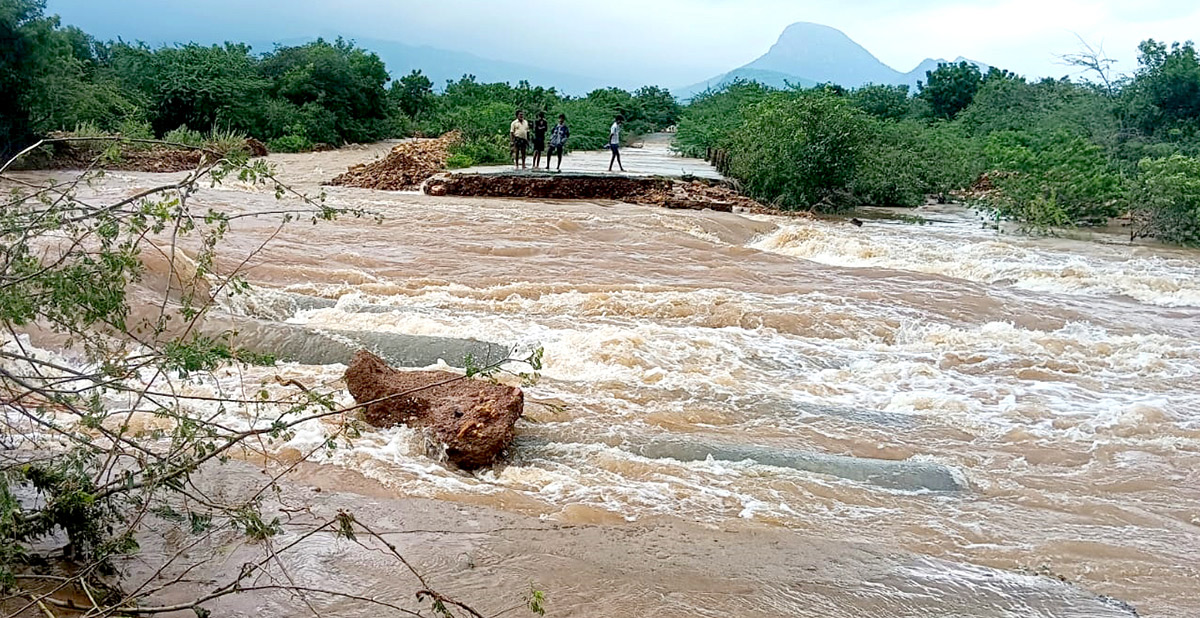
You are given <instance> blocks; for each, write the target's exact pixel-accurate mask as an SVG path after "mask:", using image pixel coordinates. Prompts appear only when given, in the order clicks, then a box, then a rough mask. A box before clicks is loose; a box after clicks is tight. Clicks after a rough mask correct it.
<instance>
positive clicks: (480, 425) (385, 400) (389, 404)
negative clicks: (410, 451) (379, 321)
mask: <svg viewBox="0 0 1200 618" xmlns="http://www.w3.org/2000/svg"><path fill="white" fill-rule="evenodd" d="M346 384H347V386H348V387H349V389H350V394H351V395H353V396H354V400H355V401H356V402H358V403H359V404H364V403H368V402H372V401H375V402H378V403H372V404H370V405H368V406H366V410H365V412H364V417H365V418H366V420H367V422H368V423H370V424H372V425H374V426H376V427H385V428H386V427H393V426H395V425H397V424H400V423H403V424H406V425H409V426H410V427H421V428H425V429H427V430H428V431H429V432H430V434H431V435H432V436H433V438H434V439H435V440H436V441H437V442H438V443H439V444H441V445H443V446H444V448H445V454H446V459H447V460H449V461H450V462H451V463H453V464H455V465H457V466H458V467H460V468H464V469H468V470H470V469H474V468H481V467H483V466H487V465H490V464H491V463H492V462H493V461H495V460H496V457H497V456H499V455H500V453H501V451H503V450H504V449H505V448H507V447H508V445H509V444H510V443H511V442H512V440H513V426H514V425H515V424H516V422H517V419H518V418H520V417H521V412H522V410H523V408H524V394H523V393H522V392H521V389H519V388H514V387H511V386H503V385H500V384H493V383H491V382H483V381H480V380H469V379H464V378H463V377H462V376H459V375H455V374H453V373H447V372H444V371H397V370H395V369H392V368H391V367H389V366H388V364H387V363H386V362H384V360H383V359H381V358H379V357H378V356H375V355H374V354H371V353H370V352H367V351H366V350H359V351H358V353H356V354H355V355H354V360H353V361H351V363H350V367H349V368H348V369H347V370H346Z"/></svg>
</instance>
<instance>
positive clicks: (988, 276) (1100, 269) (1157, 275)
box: [752, 222, 1200, 307]
mask: <svg viewBox="0 0 1200 618" xmlns="http://www.w3.org/2000/svg"><path fill="white" fill-rule="evenodd" d="M1053 243H1066V244H1068V245H1070V244H1075V245H1078V246H1079V248H1084V249H1086V254H1081V253H1076V252H1072V251H1070V250H1062V249H1061V248H1055V247H1054V246H1052V244H1053ZM752 246H753V247H754V248H756V249H760V250H763V251H769V252H772V253H780V254H783V255H789V256H794V257H800V258H804V259H806V260H811V261H814V262H819V263H822V264H829V265H833V266H850V267H859V268H889V269H895V270H909V271H915V272H921V273H928V274H934V275H941V276H945V277H953V278H956V279H965V280H967V281H975V282H979V283H989V284H1004V285H1012V286H1014V287H1017V288H1020V289H1024V290H1030V291H1037V292H1052V293H1059V294H1079V295H1087V296H1112V295H1118V296H1127V297H1130V298H1133V299H1135V300H1137V301H1140V302H1143V303H1147V304H1151V305H1157V306H1163V307H1200V263H1197V261H1196V260H1194V259H1191V260H1189V259H1177V258H1171V257H1163V256H1161V255H1155V254H1147V252H1146V251H1145V250H1144V249H1143V248H1139V247H1128V246H1127V247H1122V246H1115V245H1099V244H1096V243H1084V242H1073V241H1061V240H1054V241H1051V240H1038V239H1031V238H1028V237H1023V236H1009V237H1002V236H998V235H996V233H995V232H993V231H990V230H987V231H979V230H978V229H977V226H964V225H955V226H949V227H942V226H935V227H933V228H930V229H925V228H916V227H915V226H911V225H909V226H905V225H894V224H893V225H888V224H878V223H872V225H871V231H870V233H864V232H863V231H861V229H860V228H855V227H852V226H849V225H844V224H836V223H826V222H811V223H804V224H791V225H782V226H780V227H779V229H777V230H776V231H774V232H772V233H770V234H768V235H766V236H764V237H762V238H760V239H759V240H758V241H756V242H755V243H753V245H752Z"/></svg>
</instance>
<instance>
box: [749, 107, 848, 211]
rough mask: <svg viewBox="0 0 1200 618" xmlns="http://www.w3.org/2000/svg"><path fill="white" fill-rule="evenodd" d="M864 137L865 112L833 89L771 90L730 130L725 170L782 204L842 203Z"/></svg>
mask: <svg viewBox="0 0 1200 618" xmlns="http://www.w3.org/2000/svg"><path fill="white" fill-rule="evenodd" d="M868 139H869V135H868V125H867V122H866V117H865V116H864V115H863V114H862V112H860V111H858V110H856V109H853V108H852V107H851V106H850V105H849V104H848V103H847V102H846V101H845V100H844V99H841V98H839V97H837V96H836V95H833V94H829V93H826V92H823V91H808V92H787V93H776V94H772V95H770V96H768V97H767V99H766V100H765V101H763V102H762V103H759V104H758V105H756V106H754V107H753V108H752V109H751V110H749V111H748V112H746V120H745V122H743V123H742V125H741V126H740V127H738V128H737V129H736V130H735V131H734V132H733V135H732V137H731V138H730V143H731V148H730V150H731V153H732V160H731V165H730V174H731V175H732V176H733V177H734V178H736V179H738V180H739V181H741V183H742V186H743V188H744V190H745V191H746V192H747V193H749V194H750V195H751V196H753V197H754V198H756V199H758V200H760V201H763V202H768V203H776V204H779V205H780V206H782V207H783V208H787V209H797V208H816V209H819V210H836V209H840V208H844V207H846V206H849V205H850V204H849V202H848V201H847V200H845V199H843V198H844V197H846V195H847V194H848V191H849V189H850V184H851V182H852V181H853V180H854V175H855V172H856V171H857V169H858V167H859V164H860V162H861V161H862V159H863V156H864V148H865V147H866V144H867V142H868Z"/></svg>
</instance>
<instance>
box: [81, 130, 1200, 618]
mask: <svg viewBox="0 0 1200 618" xmlns="http://www.w3.org/2000/svg"><path fill="white" fill-rule="evenodd" d="M384 148H385V146H375V147H370V148H360V149H348V150H343V151H338V152H331V153H320V154H309V155H280V156H273V157H272V160H273V161H275V162H276V163H278V164H280V165H281V166H282V169H283V173H284V177H285V179H287V180H289V181H291V182H294V183H296V184H297V185H298V186H299V187H300V188H303V189H308V190H316V188H317V185H318V184H319V182H320V181H321V180H325V179H328V178H330V177H332V176H333V175H334V174H336V173H338V172H340V171H341V170H343V169H344V168H345V167H346V166H347V165H349V164H352V163H357V162H361V161H364V160H370V159H371V158H372V157H373V156H377V155H378V154H379V153H381V152H383V150H384ZM633 150H634V149H629V150H627V151H625V153H623V155H624V156H625V164H626V167H629V168H631V169H636V168H637V155H636V153H634V152H633ZM660 154H661V153H660ZM582 160H583V159H576V160H574V161H573V160H572V158H571V157H568V158H567V160H566V161H565V162H564V169H567V168H569V167H570V166H571V164H572V163H573V162H575V163H578V162H579V161H582ZM605 162H606V161H605ZM572 169H574V168H572ZM154 182H155V176H153V175H148V174H123V173H113V174H110V175H109V176H108V177H107V179H105V180H104V181H103V182H102V183H100V184H98V185H97V186H96V187H95V188H93V189H90V191H92V192H94V193H99V194H103V195H105V196H120V195H127V194H129V193H132V192H133V191H134V190H135V189H137V188H141V187H147V186H151V185H152V183H154ZM195 199H197V200H199V201H200V202H202V203H206V204H211V205H213V206H219V207H221V208H225V209H230V210H235V211H253V210H269V209H273V208H276V207H277V203H276V202H275V199H274V196H273V194H272V193H271V192H269V191H258V190H251V189H249V188H246V187H240V186H235V185H231V186H227V187H224V188H218V189H214V190H206V191H205V192H203V193H201V194H200V195H199V196H198V197H197V198H195ZM329 200H330V203H331V204H332V205H335V206H339V207H346V208H362V209H366V210H369V211H371V212H374V213H378V214H381V215H382V216H383V217H384V220H383V222H382V223H376V222H375V221H373V220H371V219H370V218H363V219H352V218H344V219H341V220H339V221H336V222H332V223H322V224H320V225H316V226H311V225H307V224H305V225H294V226H291V227H288V228H286V229H285V230H284V231H283V232H282V233H280V234H279V236H278V237H277V238H276V239H275V241H274V242H273V243H272V244H270V245H269V246H268V247H267V248H266V249H265V251H263V252H262V253H260V254H258V255H257V256H256V257H255V258H254V259H253V260H252V262H251V263H250V267H249V270H248V278H249V280H250V281H251V283H253V284H254V286H255V287H254V290H253V291H252V292H251V293H250V294H248V295H245V296H240V297H237V298H234V299H229V300H223V301H222V303H223V307H222V310H223V311H225V312H228V313H231V314H234V315H238V316H247V317H255V318H258V319H263V320H269V321H275V322H280V323H286V324H290V325H294V326H296V332H297V333H299V334H297V336H298V337H300V336H304V335H303V333H304V332H305V329H315V330H323V331H352V332H355V333H360V334H366V335H365V338H366V339H368V341H366V342H365V343H368V344H369V343H370V341H369V340H370V339H371V338H372V337H375V338H379V339H382V338H386V337H387V336H389V335H391V334H398V333H399V334H419V335H433V336H442V337H456V338H473V339H479V340H484V341H491V342H497V343H502V344H505V345H512V346H518V347H520V348H522V349H532V348H535V347H542V348H544V351H545V368H544V370H543V371H542V373H541V379H540V381H539V382H538V383H537V384H536V385H535V386H532V387H529V388H527V389H526V398H527V400H528V402H529V403H528V404H527V407H526V417H527V420H525V421H522V422H521V423H520V424H519V425H518V438H517V442H516V444H515V446H514V448H513V449H512V452H511V456H510V458H509V459H508V460H507V461H506V462H505V463H504V464H503V465H498V466H496V467H495V468H493V469H489V470H486V471H483V472H479V473H476V474H473V475H466V474H462V473H458V472H454V471H451V470H448V469H446V468H445V467H443V466H442V465H439V464H438V463H436V462H434V461H432V460H430V459H429V458H427V457H426V456H425V455H424V450H423V449H422V448H421V447H420V444H419V440H417V439H416V438H415V436H414V435H413V433H412V432H411V431H410V430H407V429H404V428H397V429H391V430H383V431H372V432H368V433H366V434H365V435H363V436H362V437H361V438H359V439H357V440H356V441H355V442H354V444H353V447H352V448H339V449H337V450H336V451H333V452H319V454H318V455H317V456H316V457H317V458H318V461H319V462H320V464H321V466H323V467H325V468H326V469H327V470H329V471H330V474H334V473H335V471H337V470H340V469H348V470H352V471H354V472H355V473H357V474H361V475H362V476H364V477H366V478H367V479H370V480H371V481H373V482H375V483H378V484H379V485H380V486H381V487H384V488H386V490H387V491H389V492H394V495H396V496H405V497H415V498H432V499H437V500H441V501H449V502H451V503H458V504H470V505H482V506H486V507H490V508H494V509H499V510H501V511H507V512H510V513H515V514H520V515H532V516H536V517H541V518H544V519H546V520H549V521H553V522H564V523H570V524H593V523H599V524H607V525H613V526H618V527H619V526H625V525H636V524H629V523H626V522H638V521H642V520H646V519H649V518H655V517H658V516H667V515H669V516H673V517H676V518H678V519H680V520H683V521H688V522H695V523H699V524H702V525H714V526H722V525H727V524H731V523H737V524H738V525H743V524H745V525H753V526H761V527H769V528H771V529H773V530H776V531H795V532H797V533H801V534H803V535H805V536H808V537H820V538H822V539H826V540H829V541H846V542H860V543H866V544H871V545H874V546H882V547H890V548H896V549H898V550H905V551H908V552H914V553H916V554H921V555H924V556H928V557H930V558H932V559H943V560H950V561H954V562H959V563H967V564H972V565H980V566H986V567H998V568H1002V569H1006V570H1014V571H1017V570H1029V571H1042V572H1046V573H1053V574H1054V575H1058V576H1061V577H1064V578H1066V579H1067V580H1069V581H1071V582H1074V583H1077V584H1079V585H1080V586H1082V587H1083V588H1086V589H1087V590H1090V591H1092V592H1094V593H1098V594H1104V595H1111V596H1114V597H1117V598H1120V599H1123V600H1126V601H1128V602H1130V603H1131V604H1132V605H1134V606H1135V607H1136V608H1137V609H1138V610H1139V611H1140V612H1141V614H1142V615H1144V616H1162V617H1178V618H1185V617H1187V616H1196V615H1200V252H1196V251H1189V250H1181V249H1172V248H1163V247H1152V246H1130V245H1128V244H1127V243H1122V242H1121V239H1120V238H1119V237H1116V236H1113V237H1103V238H1099V239H1089V240H1064V239H1043V238H1029V237H1025V236H1021V235H1018V234H1012V233H1005V234H1002V233H998V232H997V231H995V230H993V229H990V228H988V227H986V226H983V225H982V224H981V222H980V220H979V218H978V216H977V215H976V214H975V213H974V212H972V211H969V210H967V209H965V208H962V207H955V206H939V207H929V208H925V209H921V210H920V211H918V212H917V213H916V214H920V215H922V216H923V217H925V218H926V219H927V224H925V225H917V224H912V223H904V222H899V221H889V220H886V219H884V220H868V221H867V223H866V225H864V226H863V227H861V228H859V227H854V226H852V225H849V224H846V223H843V222H839V221H808V220H800V219H789V218H773V217H767V216H743V215H739V214H720V213H711V212H672V211H666V210H661V209H655V208H649V207H643V206H628V205H622V204H617V203H579V202H539V203H531V202H522V201H508V200H484V199H468V198H432V197H427V196H423V195H417V194H406V193H384V192H375V191H368V190H356V189H343V188H331V189H330V190H329ZM274 229H275V226H274V224H273V223H271V222H270V221H268V220H253V219H252V220H239V221H238V222H237V225H236V226H235V228H234V229H233V231H232V233H231V235H230V237H229V239H228V244H229V250H228V260H229V263H228V264H225V265H224V266H226V267H229V266H231V265H234V264H236V263H237V262H238V261H239V260H240V259H241V258H242V257H244V256H245V255H247V254H248V253H250V252H252V251H254V250H255V249H256V248H257V247H258V245H259V244H260V243H262V242H263V240H264V239H266V238H267V236H268V235H269V234H271V233H272V232H273V231H274ZM313 299H318V300H313ZM344 369H345V367H344V366H343V365H338V364H330V365H310V364H303V363H286V364H281V365H280V367H278V368H275V369H270V370H267V369H261V368H258V369H253V370H248V371H246V372H231V373H229V374H228V375H226V376H225V377H224V378H223V384H221V385H220V387H221V388H224V389H230V388H235V389H236V388H239V387H244V388H246V389H247V390H248V391H249V392H254V391H256V390H257V389H258V388H259V384H260V383H261V382H263V381H264V380H267V379H269V378H271V377H272V376H274V375H275V374H280V375H283V376H284V377H285V378H295V379H297V380H299V381H301V382H303V383H306V384H311V385H324V384H329V385H336V384H337V381H338V380H339V379H340V376H341V374H342V372H343V371H344ZM216 388H217V386H216V385H212V384H203V383H199V384H196V385H195V386H194V389H195V390H196V391H197V392H209V391H214V392H215V390H216ZM227 392H228V391H227ZM343 400H344V401H345V402H347V403H349V401H350V400H349V396H348V395H343ZM539 404H550V405H539ZM227 415H228V416H229V417H230V419H229V420H230V422H231V423H232V422H235V421H237V420H238V418H239V417H238V415H239V411H238V410H236V409H230V410H229V411H228V412H227ZM241 420H243V421H245V420H247V419H244V418H243V419H241ZM301 429H302V430H301V431H299V432H298V433H297V434H296V435H295V436H294V437H293V438H291V440H290V441H288V442H286V443H283V444H277V445H275V446H274V447H273V448H274V449H275V452H276V454H277V456H278V457H279V458H281V459H282V460H285V461H286V460H288V459H289V458H295V457H298V456H299V455H300V454H301V453H307V452H309V451H311V450H313V449H314V448H315V447H317V446H318V445H319V444H321V442H322V441H323V440H324V438H323V435H324V428H323V427H322V426H320V425H319V424H317V423H315V422H314V423H313V425H312V426H308V427H303V428H301ZM646 445H658V446H657V447H655V448H646ZM664 445H665V446H664ZM671 445H676V446H677V447H678V450H675V451H672V450H671V448H672V447H671ZM695 445H703V446H702V447H696V446H695ZM697 448H699V451H701V453H700V455H697V456H693V455H695V453H696V452H697ZM705 449H707V450H709V451H713V452H727V453H732V456H730V457H725V458H722V457H706V456H704V454H703V451H705ZM747 453H750V454H753V453H763V454H764V456H763V457H762V458H761V459H762V461H759V460H756V459H755V458H754V457H752V456H751V455H747ZM771 453H810V454H815V455H816V456H820V457H824V456H838V457H841V458H856V459H862V460H884V461H888V462H907V463H909V464H922V465H924V464H929V465H931V466H936V467H937V468H938V469H939V470H944V471H947V473H948V474H950V475H951V476H952V479H953V481H954V483H955V484H956V486H957V487H959V489H957V490H954V489H951V490H945V489H946V488H937V489H936V490H935V489H931V488H929V487H924V486H920V484H916V485H913V486H907V487H906V486H904V484H902V483H901V484H891V485H888V484H879V483H873V482H869V481H864V480H861V479H855V478H852V475H851V477H847V476H846V475H843V474H837V473H823V472H814V471H812V470H809V469H802V468H803V467H801V468H797V467H792V466H789V465H787V462H781V461H779V459H778V458H776V459H772V458H771V457H770V456H769V454H771ZM764 461H765V462H767V463H763V462H764ZM839 461H841V460H839ZM315 474H318V475H319V472H317V473H315ZM789 611H790V610H787V608H786V607H785V606H782V605H781V606H780V612H781V614H786V613H788V612H789ZM828 615H835V614H834V613H829V614H828ZM836 615H842V614H836ZM847 615H853V614H847ZM988 615H991V614H988Z"/></svg>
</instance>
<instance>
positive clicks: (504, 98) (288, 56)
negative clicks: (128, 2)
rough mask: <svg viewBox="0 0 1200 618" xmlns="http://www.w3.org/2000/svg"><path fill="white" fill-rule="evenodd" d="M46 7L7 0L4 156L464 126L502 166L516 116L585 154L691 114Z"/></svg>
mask: <svg viewBox="0 0 1200 618" xmlns="http://www.w3.org/2000/svg"><path fill="white" fill-rule="evenodd" d="M44 8H45V7H44V0H0V88H2V90H3V92H4V96H3V97H2V99H0V150H3V151H4V152H5V153H8V152H11V151H13V150H14V149H15V148H19V147H21V146H23V145H25V144H28V143H30V142H31V141H32V140H33V139H34V138H35V137H37V136H42V135H46V134H49V133H51V132H54V131H68V132H77V133H81V134H87V135H91V134H104V133H116V132H119V133H121V134H122V135H125V136H130V137H164V136H167V135H170V136H171V137H172V138H173V139H174V140H176V141H185V142H197V143H202V142H203V141H204V140H205V139H212V136H214V135H218V136H219V135H221V134H226V135H227V134H230V133H237V134H243V135H248V136H253V137H256V138H258V139H260V140H262V141H264V142H267V145H268V146H269V147H270V148H271V149H272V150H276V151H295V150H306V149H311V148H313V147H314V146H316V145H318V144H329V145H334V146H336V145H341V144H344V143H347V142H368V141H374V140H379V139H384V138H390V137H406V136H409V135H412V134H433V133H441V132H445V131H448V130H452V129H457V130H460V131H462V132H463V133H464V134H465V135H466V136H467V138H468V139H467V140H466V142H465V143H464V145H463V146H462V147H461V148H462V150H463V152H462V153H460V157H459V161H461V162H464V163H466V162H493V161H496V162H499V161H505V160H507V158H508V155H507V146H506V145H505V143H504V141H503V140H504V138H505V135H506V133H507V130H508V124H509V122H510V121H511V120H512V117H513V114H514V112H515V110H516V109H517V108H524V109H525V110H526V111H527V112H528V113H529V114H530V115H531V116H532V114H534V113H535V112H537V111H544V112H546V113H547V115H557V114H558V113H566V114H568V116H569V117H571V122H572V135H573V139H572V146H574V147H576V148H580V147H599V146H601V145H602V143H603V140H604V139H605V138H606V137H607V135H608V126H609V124H610V123H611V122H612V120H613V117H614V116H615V115H616V114H624V115H625V116H626V118H627V120H628V121H629V123H628V126H629V129H630V132H631V133H633V134H636V133H639V132H644V131H651V130H657V129H661V128H664V127H666V126H669V125H671V124H673V123H674V122H675V119H676V116H677V115H678V113H679V106H678V105H677V104H676V102H675V99H674V97H672V96H671V94H670V93H669V92H667V91H666V90H663V89H661V88H657V87H653V86H650V87H646V88H642V89H639V90H637V91H636V92H633V93H630V92H626V91H624V90H620V89H615V88H613V89H606V90H597V91H595V92H592V93H590V94H588V95H587V96H586V97H580V98H572V97H568V96H563V95H561V94H560V93H557V92H556V91H555V90H554V89H552V88H551V89H547V88H542V87H532V86H530V85H529V84H527V83H524V82H522V83H521V84H518V85H517V86H511V85H509V84H480V83H477V82H476V81H475V79H474V78H473V77H470V76H466V77H464V78H463V79H461V80H459V81H457V82H453V83H448V84H446V85H445V87H444V89H443V92H440V93H438V92H435V90H434V84H433V83H432V82H431V81H430V80H429V79H428V78H426V77H425V76H424V75H422V74H421V73H420V72H414V73H412V74H410V75H407V76H405V77H402V78H400V79H398V80H394V81H393V80H392V79H391V78H390V76H389V74H388V71H387V67H385V66H384V63H383V62H382V61H381V60H380V59H379V57H378V56H376V55H375V54H374V53H371V52H369V51H367V50H364V49H361V48H359V47H357V46H356V45H354V44H353V43H351V42H349V41H345V40H342V39H338V40H336V41H332V42H331V41H325V40H320V39H318V40H317V41H315V42H312V43H308V44H306V45H300V46H294V47H277V48H276V49H274V50H272V51H270V52H267V53H264V54H256V53H254V51H253V50H251V49H250V48H249V47H248V46H246V45H240V44H234V43H226V44H225V45H211V46H205V45H197V44H187V45H179V46H169V47H160V48H151V47H149V46H147V45H144V44H138V43H128V42H124V41H116V42H102V41H97V40H95V39H94V38H92V37H90V36H88V35H87V34H86V33H84V32H83V31H81V30H79V29H78V28H74V27H63V26H62V25H61V24H60V23H59V20H58V18H57V17H52V16H47V15H45V13H44Z"/></svg>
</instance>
